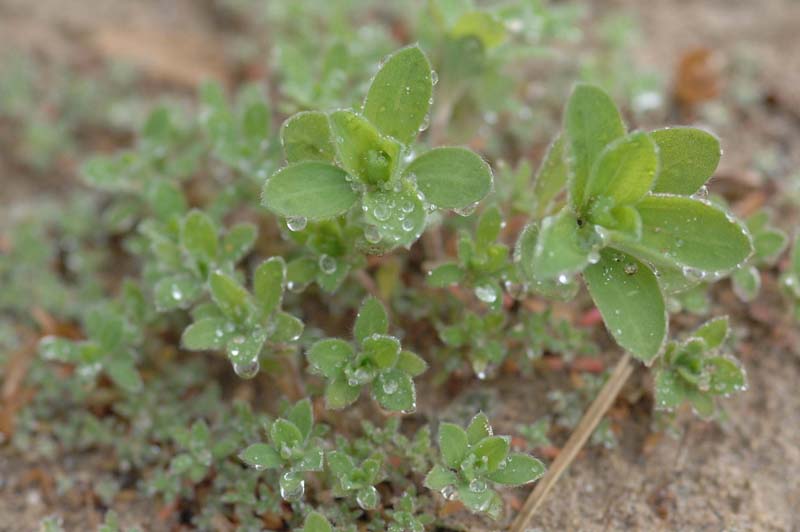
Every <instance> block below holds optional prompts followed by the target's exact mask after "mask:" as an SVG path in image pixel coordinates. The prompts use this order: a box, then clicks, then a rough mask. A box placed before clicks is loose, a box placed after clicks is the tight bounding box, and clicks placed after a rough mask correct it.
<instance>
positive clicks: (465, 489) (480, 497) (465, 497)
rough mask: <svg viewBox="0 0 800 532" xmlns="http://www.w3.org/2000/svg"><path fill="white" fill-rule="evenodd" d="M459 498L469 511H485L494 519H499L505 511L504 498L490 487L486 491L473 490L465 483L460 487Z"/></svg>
mask: <svg viewBox="0 0 800 532" xmlns="http://www.w3.org/2000/svg"><path fill="white" fill-rule="evenodd" d="M458 498H459V499H460V500H461V502H463V503H464V506H466V507H467V509H468V510H469V511H471V512H474V513H484V514H486V515H488V516H489V517H491V518H492V519H498V518H499V517H500V515H501V514H502V512H503V500H502V499H501V498H500V496H499V495H498V494H497V492H496V491H494V490H491V489H488V488H487V489H485V490H484V491H473V490H472V489H470V487H469V485H466V484H465V485H462V486H460V487H459V489H458Z"/></svg>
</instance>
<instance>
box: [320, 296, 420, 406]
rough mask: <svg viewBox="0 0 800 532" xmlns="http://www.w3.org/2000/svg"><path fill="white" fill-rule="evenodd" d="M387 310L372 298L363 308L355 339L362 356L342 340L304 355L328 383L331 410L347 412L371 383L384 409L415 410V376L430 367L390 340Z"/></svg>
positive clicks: (324, 342) (331, 340) (323, 344)
mask: <svg viewBox="0 0 800 532" xmlns="http://www.w3.org/2000/svg"><path fill="white" fill-rule="evenodd" d="M388 330H389V321H388V317H387V315H386V310H385V309H384V307H383V305H382V304H381V303H380V301H378V300H377V299H375V298H373V297H369V298H367V299H366V300H364V302H363V303H362V305H361V309H360V310H359V312H358V317H357V318H356V323H355V327H354V330H353V336H354V338H355V340H356V341H357V343H358V344H359V347H360V349H359V351H358V352H356V349H354V347H353V346H352V345H351V344H350V343H348V342H345V341H344V340H340V339H337V338H328V339H325V340H320V341H318V342H316V343H315V344H314V345H312V346H311V348H310V349H309V350H308V352H307V353H306V357H307V358H308V361H309V364H310V365H311V369H312V371H314V372H315V373H317V374H319V375H322V376H324V377H325V378H326V379H327V380H328V384H327V386H326V388H325V400H326V404H327V406H328V408H332V409H338V408H344V407H345V406H348V405H350V404H352V403H353V402H355V400H356V399H358V396H359V395H360V393H361V388H362V386H364V385H367V384H369V385H370V389H371V394H372V397H373V398H374V399H375V400H376V401H377V402H378V403H379V404H380V405H381V406H382V407H383V408H385V409H387V410H392V411H402V412H410V411H413V410H414V409H415V408H416V391H415V388H414V381H413V380H412V377H416V376H418V375H420V374H422V373H423V372H424V371H425V370H426V369H427V367H428V365H427V363H426V362H425V361H424V360H423V359H422V358H421V357H419V355H416V354H415V353H412V352H411V351H405V350H403V349H402V348H401V346H400V341H399V340H398V339H397V338H395V337H394V336H389V335H388V334H387V333H388Z"/></svg>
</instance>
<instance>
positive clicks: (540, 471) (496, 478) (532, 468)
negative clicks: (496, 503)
mask: <svg viewBox="0 0 800 532" xmlns="http://www.w3.org/2000/svg"><path fill="white" fill-rule="evenodd" d="M545 469H546V468H545V466H544V464H543V463H542V462H541V461H539V460H537V459H536V458H534V457H533V456H530V455H527V454H522V453H511V454H510V455H508V458H506V459H505V460H503V461H502V462H500V465H499V466H498V468H497V469H496V470H495V471H493V472H492V473H490V474H489V476H488V478H489V480H491V481H492V482H497V483H498V484H505V485H507V486H521V485H522V484H527V483H528V482H533V481H534V480H536V479H538V478H539V477H541V476H542V475H544V472H545Z"/></svg>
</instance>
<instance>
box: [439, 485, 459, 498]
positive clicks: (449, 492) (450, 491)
mask: <svg viewBox="0 0 800 532" xmlns="http://www.w3.org/2000/svg"><path fill="white" fill-rule="evenodd" d="M440 493H441V494H442V497H444V498H445V499H447V500H448V501H454V500H456V498H457V497H458V490H456V488H455V486H445V487H443V488H442V491H441V492H440Z"/></svg>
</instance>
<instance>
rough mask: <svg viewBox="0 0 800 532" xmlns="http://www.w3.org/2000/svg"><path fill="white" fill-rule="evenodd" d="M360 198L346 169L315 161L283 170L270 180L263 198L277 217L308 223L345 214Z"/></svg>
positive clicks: (290, 166) (266, 205)
mask: <svg viewBox="0 0 800 532" xmlns="http://www.w3.org/2000/svg"><path fill="white" fill-rule="evenodd" d="M357 199H358V195H357V194H356V193H355V191H353V188H352V187H351V186H350V183H349V182H348V181H347V173H346V172H345V171H344V170H342V169H341V168H338V167H336V166H333V165H330V164H327V163H323V162H316V161H304V162H299V163H294V164H292V165H289V166H286V167H284V168H281V169H280V170H278V171H277V172H275V173H274V174H273V175H272V177H270V178H269V179H267V182H266V183H265V184H264V191H263V195H262V203H263V205H264V206H265V207H266V208H268V209H269V210H271V211H272V212H274V213H275V214H278V215H279V216H286V217H302V218H307V219H309V220H324V219H326V218H333V217H334V216H338V215H340V214H344V213H345V212H347V211H348V210H349V209H350V207H352V206H353V204H354V203H355V202H356V200H357Z"/></svg>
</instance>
